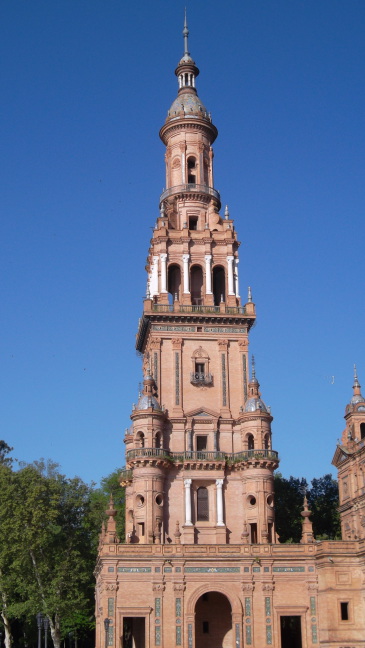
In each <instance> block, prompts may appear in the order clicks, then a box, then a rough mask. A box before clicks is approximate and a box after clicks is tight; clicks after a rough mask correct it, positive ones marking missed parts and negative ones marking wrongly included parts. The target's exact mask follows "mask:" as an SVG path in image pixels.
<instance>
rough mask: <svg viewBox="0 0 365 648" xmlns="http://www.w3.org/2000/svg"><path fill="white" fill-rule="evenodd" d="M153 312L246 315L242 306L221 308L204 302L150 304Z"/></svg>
mask: <svg viewBox="0 0 365 648" xmlns="http://www.w3.org/2000/svg"><path fill="white" fill-rule="evenodd" d="M152 312H153V313H203V314H204V313H208V314H214V313H217V314H218V315H219V314H222V315H246V309H245V307H244V306H225V307H224V309H223V310H222V309H221V307H220V306H205V305H204V304H199V305H195V304H188V305H183V304H176V306H175V305H174V304H152Z"/></svg>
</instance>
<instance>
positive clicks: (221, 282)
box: [213, 266, 226, 306]
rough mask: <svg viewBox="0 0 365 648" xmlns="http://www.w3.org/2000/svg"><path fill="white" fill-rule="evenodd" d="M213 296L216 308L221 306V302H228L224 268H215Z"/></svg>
mask: <svg viewBox="0 0 365 648" xmlns="http://www.w3.org/2000/svg"><path fill="white" fill-rule="evenodd" d="M213 295H214V305H215V306H219V304H220V303H221V301H226V273H225V271H224V268H222V266H214V268H213Z"/></svg>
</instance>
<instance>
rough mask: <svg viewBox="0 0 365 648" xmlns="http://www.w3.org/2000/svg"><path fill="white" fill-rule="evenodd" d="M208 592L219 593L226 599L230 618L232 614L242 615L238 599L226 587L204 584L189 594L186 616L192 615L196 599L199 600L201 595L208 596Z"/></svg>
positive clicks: (216, 584)
mask: <svg viewBox="0 0 365 648" xmlns="http://www.w3.org/2000/svg"><path fill="white" fill-rule="evenodd" d="M209 592H219V594H223V596H225V597H226V598H227V599H228V601H229V603H230V605H231V609H232V616H233V615H234V614H242V613H243V610H242V603H241V601H240V599H239V597H238V596H237V594H235V593H234V592H232V591H231V590H229V589H228V587H227V588H226V587H223V586H222V585H220V584H218V583H214V584H213V583H204V585H200V587H198V588H197V589H196V590H194V592H192V593H191V594H190V596H189V598H188V600H187V604H186V614H187V615H194V613H195V606H196V604H197V602H198V599H200V597H201V596H202V595H203V594H209Z"/></svg>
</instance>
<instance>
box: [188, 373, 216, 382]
mask: <svg viewBox="0 0 365 648" xmlns="http://www.w3.org/2000/svg"><path fill="white" fill-rule="evenodd" d="M190 382H191V383H192V384H193V385H211V384H212V383H213V376H212V374H210V373H200V371H198V372H196V371H193V372H192V373H191V374H190Z"/></svg>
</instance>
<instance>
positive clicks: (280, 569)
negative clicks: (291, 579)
mask: <svg viewBox="0 0 365 648" xmlns="http://www.w3.org/2000/svg"><path fill="white" fill-rule="evenodd" d="M273 571H274V572H304V571H305V567H273Z"/></svg>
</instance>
